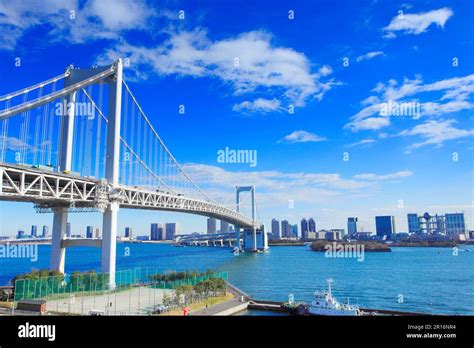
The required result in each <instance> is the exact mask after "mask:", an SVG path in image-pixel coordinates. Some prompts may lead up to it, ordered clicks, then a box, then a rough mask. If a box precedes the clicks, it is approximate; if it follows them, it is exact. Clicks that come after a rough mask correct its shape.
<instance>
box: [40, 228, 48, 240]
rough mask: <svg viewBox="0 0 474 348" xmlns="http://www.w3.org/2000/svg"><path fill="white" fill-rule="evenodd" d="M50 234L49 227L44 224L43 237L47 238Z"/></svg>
mask: <svg viewBox="0 0 474 348" xmlns="http://www.w3.org/2000/svg"><path fill="white" fill-rule="evenodd" d="M48 234H49V227H48V226H46V225H44V226H43V233H42V234H41V236H42V237H43V238H46V237H47V236H48Z"/></svg>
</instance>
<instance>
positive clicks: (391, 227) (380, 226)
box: [375, 216, 396, 239]
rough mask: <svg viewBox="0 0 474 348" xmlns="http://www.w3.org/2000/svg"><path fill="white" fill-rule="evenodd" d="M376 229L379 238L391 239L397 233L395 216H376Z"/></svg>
mask: <svg viewBox="0 0 474 348" xmlns="http://www.w3.org/2000/svg"><path fill="white" fill-rule="evenodd" d="M375 228H376V230H377V236H379V237H384V236H386V237H387V238H388V239H390V237H391V235H392V234H394V233H396V231H395V217H394V216H376V217H375Z"/></svg>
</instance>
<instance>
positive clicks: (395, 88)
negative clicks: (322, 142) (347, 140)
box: [344, 74, 474, 132]
mask: <svg viewBox="0 0 474 348" xmlns="http://www.w3.org/2000/svg"><path fill="white" fill-rule="evenodd" d="M372 92H374V93H375V94H376V95H371V96H369V97H368V98H366V99H364V100H363V101H362V102H361V104H362V105H363V106H364V108H363V109H362V110H360V111H359V112H358V113H356V114H355V115H353V116H351V117H350V122H349V123H347V124H346V125H345V126H344V128H346V129H350V130H352V131H353V132H358V131H361V130H378V129H381V128H383V127H387V126H389V125H390V124H391V119H393V116H390V115H388V116H382V115H381V111H382V110H383V108H384V107H386V105H387V104H388V103H398V104H400V103H414V104H416V105H419V108H417V110H419V114H417V115H405V116H413V118H419V117H423V116H427V117H433V116H442V115H445V114H448V113H454V112H457V111H461V110H470V109H473V108H474V103H472V102H471V101H470V100H469V99H470V98H471V95H472V94H473V93H474V74H471V75H466V76H463V77H454V78H448V79H444V80H439V81H435V82H433V83H423V80H422V79H421V77H420V76H417V77H415V79H412V80H410V79H407V78H405V79H404V81H403V83H402V84H401V85H399V83H398V81H396V80H394V79H391V80H389V81H388V82H387V83H382V82H379V83H377V85H376V87H375V88H374V89H373V90H372ZM440 92H441V93H442V95H441V97H439V93H440ZM420 95H421V97H423V98H429V97H430V96H435V98H436V99H434V100H431V101H425V102H423V101H420ZM402 116H403V115H402ZM397 117H398V116H397Z"/></svg>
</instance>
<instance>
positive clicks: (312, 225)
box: [308, 218, 316, 232]
mask: <svg viewBox="0 0 474 348" xmlns="http://www.w3.org/2000/svg"><path fill="white" fill-rule="evenodd" d="M308 231H309V232H316V221H314V219H313V218H309V220H308Z"/></svg>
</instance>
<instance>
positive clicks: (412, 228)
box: [407, 214, 421, 234]
mask: <svg viewBox="0 0 474 348" xmlns="http://www.w3.org/2000/svg"><path fill="white" fill-rule="evenodd" d="M407 220H408V233H416V234H419V233H421V229H420V220H419V217H418V214H407Z"/></svg>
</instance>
